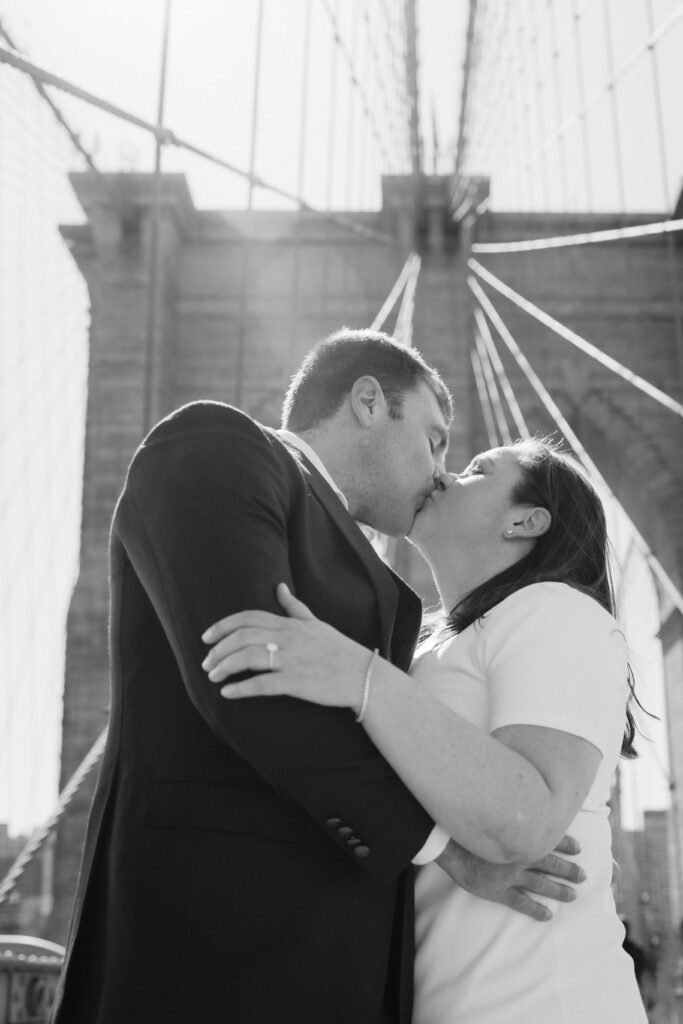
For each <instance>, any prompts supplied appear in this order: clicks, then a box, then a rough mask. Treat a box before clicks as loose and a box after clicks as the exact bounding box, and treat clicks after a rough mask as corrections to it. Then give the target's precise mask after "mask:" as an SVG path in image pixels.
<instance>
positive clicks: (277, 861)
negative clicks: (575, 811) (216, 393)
mask: <svg viewBox="0 0 683 1024" xmlns="http://www.w3.org/2000/svg"><path fill="white" fill-rule="evenodd" d="M450 417H451V400H450V396H449V394H448V391H447V389H446V388H445V386H444V384H443V382H442V381H441V379H440V377H439V376H438V374H437V373H436V372H435V371H434V370H432V369H431V368H430V367H429V366H428V365H427V364H426V363H425V362H424V361H423V360H422V358H421V357H420V356H419V355H418V354H417V353H416V352H415V351H414V350H406V349H405V348H402V347H401V346H399V345H397V344H396V343H395V342H393V341H392V340H391V339H389V338H387V337H386V336H384V335H378V334H372V333H370V332H352V331H343V332H341V333H340V334H338V335H336V336H333V337H331V338H330V339H328V340H327V341H325V342H323V343H322V344H321V345H319V346H318V347H317V348H316V349H314V350H313V352H312V353H311V354H310V355H309V357H308V358H307V360H306V361H305V362H304V364H303V366H302V368H301V370H300V371H299V373H298V374H297V376H296V378H295V379H294V381H293V383H292V385H291V387H290V389H289V392H288V395H287V398H286V401H285V409H284V426H285V428H286V429H285V430H284V431H282V432H277V431H273V430H270V429H268V428H265V427H262V426H260V425H259V424H257V423H255V422H254V421H253V420H252V419H250V418H249V417H248V416H246V415H245V414H244V413H242V412H240V411H238V410H236V409H232V408H230V407H228V406H223V405H220V404H215V403H196V404H193V405H190V406H186V407H185V408H183V409H181V410H179V411H178V412H177V413H175V414H174V415H172V416H170V417H169V418H168V419H167V420H164V421H163V422H162V423H161V424H159V426H157V427H156V428H155V429H154V430H153V431H152V433H151V434H150V435H149V437H148V438H147V439H146V441H145V442H144V444H143V445H142V446H141V448H140V449H139V451H138V452H137V453H136V455H135V458H134V459H133V462H132V464H131V467H130V471H129V474H128V478H127V481H126V485H125V489H124V491H123V494H122V496H121V499H120V502H119V505H118V507H117V510H116V514H115V517H114V523H113V530H112V550H111V575H112V624H111V647H112V668H113V680H112V705H111V722H110V732H109V738H108V744H107V750H106V752H105V757H104V759H103V764H102V770H101V775H100V780H99V782H98V788H97V792H96V796H95V800H94V804H93V810H92V814H91V820H90V824H89V829H88V835H87V838H86V845H85V853H84V860H83V867H82V871H81V877H80V881H79V888H78V894H77V897H76V903H75V907H74V915H73V921H72V928H71V934H70V938H69V943H68V948H67V954H66V960H65V970H64V973H63V978H62V983H61V987H60V991H59V993H58V997H57V1002H56V1007H57V1008H56V1011H55V1017H54V1018H53V1019H54V1020H55V1021H56V1022H58V1024H135V1022H137V1021H140V1022H143V1021H144V1022H145V1024H157V1022H158V1024H168V1022H178V1024H194V1022H196V1024H222V1022H225V1024H232V1022H234V1024H328V1022H329V1024H336V1022H339V1024H342V1022H344V1024H351V1022H353V1024H365V1022H367V1024H379V1022H398V1021H401V1022H405V1024H407V1022H408V1021H409V1020H410V1005H411V982H412V929H413V920H412V875H411V869H410V865H411V862H415V863H419V862H425V861H427V860H430V859H434V858H435V857H436V856H437V855H439V854H441V851H442V850H443V847H444V844H445V842H446V838H445V836H439V834H438V832H434V829H433V823H432V822H431V821H430V819H429V818H428V816H427V815H426V813H425V812H424V811H423V809H422V808H421V807H420V806H419V804H418V803H417V802H416V801H415V800H414V798H413V797H412V796H411V795H410V794H409V793H408V791H407V790H406V789H405V788H404V787H403V785H402V784H401V782H400V781H399V779H398V778H397V776H396V775H395V773H394V772H393V771H392V770H391V768H390V767H389V766H388V765H387V764H386V762H385V761H384V760H383V759H382V758H381V757H380V756H379V754H378V752H377V751H376V749H375V748H374V747H373V745H372V744H371V743H370V741H369V740H368V738H367V736H366V735H365V733H364V731H363V730H362V729H361V728H359V727H358V725H357V724H356V723H355V722H354V719H353V716H352V715H349V714H348V712H344V711H340V710H338V709H333V708H322V707H318V706H316V705H313V704H307V703H304V702H301V701H293V700H290V699H287V698H279V699H275V700H272V701H269V702H267V707H266V706H264V705H263V704H262V703H260V702H244V703H242V702H240V703H239V704H238V705H237V706H234V705H231V704H230V702H227V701H225V700H223V699H222V698H221V696H220V693H219V692H218V691H217V690H216V688H215V687H213V686H211V685H207V682H206V677H205V674H204V672H203V670H202V665H201V663H202V660H203V658H204V656H205V653H206V650H205V648H204V647H203V645H202V642H201V635H202V633H203V631H204V630H205V629H206V627H208V626H209V625H210V624H211V623H213V622H215V621H216V620H217V619H219V618H221V617H223V616H225V615H227V614H230V613H231V612H233V611H237V610H239V609H241V608H264V609H267V610H270V611H275V612H277V611H279V610H280V609H279V605H278V603H277V600H276V596H275V588H276V585H277V583H279V582H280V581H284V582H286V583H288V584H289V586H290V588H291V589H292V591H293V592H294V593H296V594H297V596H298V597H300V598H301V599H302V600H303V601H305V602H306V604H308V605H309V606H310V607H311V609H312V610H313V611H314V613H315V614H316V615H318V616H319V617H320V618H323V619H325V620H326V621H328V622H330V623H331V624H332V625H334V626H336V627H337V628H339V629H341V630H343V631H344V632H346V633H347V634H348V635H350V636H352V637H353V638H354V639H356V640H357V641H359V642H360V643H363V644H364V645H365V646H367V647H368V649H369V651H371V650H372V649H374V648H378V649H379V652H380V654H382V655H383V656H385V657H391V659H392V660H393V661H394V662H395V663H396V664H398V665H400V666H401V667H402V668H407V667H408V666H409V664H410V661H411V658H412V654H413V650H414V647H415V642H416V638H417V634H418V630H419V625H420V603H419V601H418V599H417V597H416V596H415V595H414V594H413V593H412V591H410V589H409V588H408V587H407V586H406V585H405V584H404V583H403V581H402V580H400V579H399V578H398V577H397V576H396V575H395V574H394V573H392V572H391V570H389V569H387V567H386V566H385V565H384V564H383V563H382V562H381V561H380V559H379V558H378V557H377V555H376V554H375V552H374V550H373V549H372V547H371V545H370V544H369V543H368V541H367V540H366V538H365V537H364V536H363V534H362V533H361V531H360V530H359V529H358V526H357V525H356V523H355V522H354V517H355V518H358V519H361V520H363V521H365V522H367V523H368V524H369V525H371V526H372V527H374V528H376V529H378V530H380V531H382V532H386V533H390V534H394V535H397V536H398V535H401V534H403V533H405V532H407V530H408V529H409V527H410V524H411V522H412V519H413V516H414V515H415V512H416V510H417V509H418V508H419V507H420V506H421V505H422V503H423V502H424V501H425V500H426V498H427V496H428V495H429V494H430V493H431V491H432V490H433V488H434V479H435V476H436V475H437V474H439V473H440V472H442V471H443V468H444V458H445V454H446V448H447V442H448V424H449V421H450ZM312 432H313V433H312ZM301 433H304V434H305V435H306V436H308V437H310V438H311V439H314V440H315V444H316V446H317V448H316V449H315V450H314V449H313V448H312V447H311V446H310V445H307V444H306V442H305V440H302V439H301V437H300V436H299V435H300V434H301ZM345 505H346V507H345ZM263 657H265V658H266V659H267V657H268V652H267V651H266V650H265V649H264V652H263ZM254 668H256V669H259V668H260V669H262V668H263V665H259V666H254ZM449 851H450V852H449V857H448V860H449V863H450V864H451V870H452V871H453V873H454V874H458V872H460V876H461V881H462V882H463V884H467V885H468V886H471V885H474V886H475V888H476V887H477V886H479V889H478V891H480V892H481V893H482V894H483V895H486V896H487V897H489V898H496V899H503V900H505V901H510V900H512V899H515V900H518V899H521V898H522V897H521V896H520V895H519V893H518V891H517V889H516V888H511V886H513V885H515V886H517V885H519V884H520V882H522V883H523V882H524V881H526V882H527V887H530V886H531V881H530V880H529V879H530V877H531V876H529V875H526V876H524V877H522V876H520V874H519V873H517V874H514V873H501V872H500V871H497V872H496V874H495V875H493V874H491V875H490V876H489V874H487V870H486V868H485V866H483V865H481V864H479V865H477V864H475V862H474V861H473V860H472V859H468V858H467V857H466V855H464V853H462V852H461V851H457V849H453V848H452V847H450V848H449ZM533 877H536V876H533ZM538 877H540V876H538ZM545 891H546V893H549V894H559V890H557V888H556V887H554V888H553V887H551V888H550V889H546V890H545Z"/></svg>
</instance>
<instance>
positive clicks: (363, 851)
mask: <svg viewBox="0 0 683 1024" xmlns="http://www.w3.org/2000/svg"><path fill="white" fill-rule="evenodd" d="M353 852H354V853H355V855H356V857H367V855H368V854H369V853H370V847H369V846H357V847H356V849H355V850H354V851H353Z"/></svg>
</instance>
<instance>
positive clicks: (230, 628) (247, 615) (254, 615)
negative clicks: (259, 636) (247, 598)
mask: <svg viewBox="0 0 683 1024" xmlns="http://www.w3.org/2000/svg"><path fill="white" fill-rule="evenodd" d="M304 607H305V605H304ZM285 621H286V620H285V619H284V618H283V616H282V615H273V613H272V612H263V611H258V610H257V609H251V610H250V611H244V612H235V614H234V615H228V616H227V617H226V618H225V619H220V620H219V621H218V622H214V623H213V625H212V626H209V628H208V629H207V630H206V631H205V632H204V633H202V640H203V641H204V643H205V644H215V643H217V642H218V641H219V640H222V639H223V637H225V636H228V635H229V634H230V633H234V632H235V630H236V629H242V628H243V627H245V626H252V627H261V628H263V629H282V626H283V623H284V622H285Z"/></svg>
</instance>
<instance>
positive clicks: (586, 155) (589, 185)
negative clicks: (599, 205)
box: [572, 0, 593, 212]
mask: <svg viewBox="0 0 683 1024" xmlns="http://www.w3.org/2000/svg"><path fill="white" fill-rule="evenodd" d="M572 17H573V21H574V58H575V62H576V81H577V84H578V89H579V109H580V111H581V115H580V118H581V146H582V149H583V170H584V175H585V178H586V200H587V202H586V206H587V208H588V210H589V212H592V211H593V179H592V173H591V158H590V147H589V145H588V121H587V117H586V111H585V109H584V108H585V106H586V81H585V76H584V73H583V58H582V55H581V11H580V10H579V0H574V14H573V16H572Z"/></svg>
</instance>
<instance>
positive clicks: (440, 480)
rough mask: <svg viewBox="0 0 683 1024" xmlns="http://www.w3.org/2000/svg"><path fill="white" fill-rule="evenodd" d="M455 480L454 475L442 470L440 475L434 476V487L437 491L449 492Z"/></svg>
mask: <svg viewBox="0 0 683 1024" xmlns="http://www.w3.org/2000/svg"><path fill="white" fill-rule="evenodd" d="M454 479H455V477H454V475H453V473H446V472H445V470H442V471H441V472H440V473H435V474H434V487H435V488H436V490H437V491H447V490H448V488H449V487H450V486H451V484H452V483H453V481H454Z"/></svg>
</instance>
